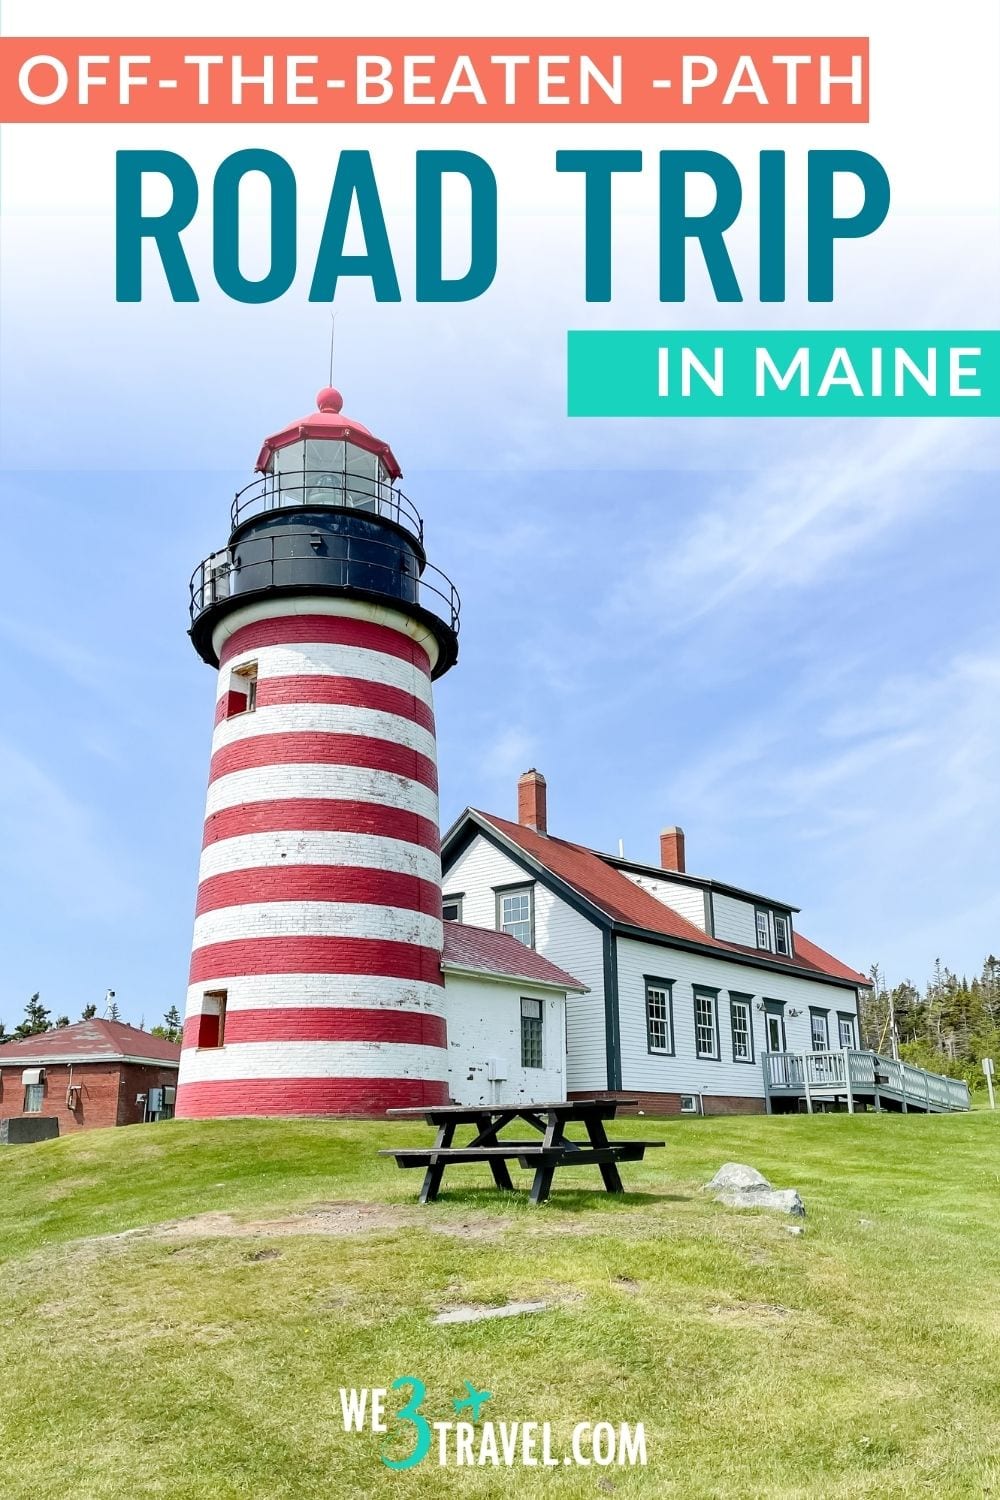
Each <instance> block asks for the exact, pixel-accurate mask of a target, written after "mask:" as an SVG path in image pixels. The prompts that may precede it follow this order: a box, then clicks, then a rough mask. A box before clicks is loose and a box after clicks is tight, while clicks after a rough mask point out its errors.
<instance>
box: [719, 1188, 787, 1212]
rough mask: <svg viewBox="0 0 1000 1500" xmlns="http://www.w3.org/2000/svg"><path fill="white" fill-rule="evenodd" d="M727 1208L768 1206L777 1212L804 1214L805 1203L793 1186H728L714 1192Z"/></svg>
mask: <svg viewBox="0 0 1000 1500" xmlns="http://www.w3.org/2000/svg"><path fill="white" fill-rule="evenodd" d="M715 1201H716V1203H724V1204H725V1205H726V1207H727V1208H770V1209H773V1210H774V1212H775V1213H779V1214H795V1215H796V1216H797V1217H798V1218H803V1217H804V1216H805V1211H806V1209H805V1204H804V1203H803V1202H802V1199H801V1198H800V1197H799V1195H798V1193H797V1192H796V1191H795V1189H794V1188H771V1187H766V1188H730V1189H726V1190H725V1191H724V1192H721V1193H716V1194H715Z"/></svg>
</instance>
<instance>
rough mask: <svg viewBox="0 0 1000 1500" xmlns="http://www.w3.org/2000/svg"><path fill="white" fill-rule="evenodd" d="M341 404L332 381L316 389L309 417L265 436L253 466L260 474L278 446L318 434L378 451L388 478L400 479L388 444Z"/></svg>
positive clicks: (399, 470) (397, 467)
mask: <svg viewBox="0 0 1000 1500" xmlns="http://www.w3.org/2000/svg"><path fill="white" fill-rule="evenodd" d="M343 404H344V398H343V396H342V395H341V394H340V392H339V391H337V390H334V388H333V386H332V385H325V386H324V387H323V389H322V390H321V391H319V392H318V393H317V396H316V406H317V408H318V409H317V410H316V411H314V412H312V413H311V414H310V415H309V416H308V417H299V418H298V420H297V421H295V422H289V424H288V426H287V427H283V428H282V429H281V431H280V432H276V433H274V434H273V436H271V437H269V438H265V439H264V445H263V447H262V448H261V450H260V453H259V454H258V455H257V464H256V467H257V468H258V469H259V470H260V472H261V473H262V474H263V473H265V471H266V470H267V467H268V465H269V464H270V462H271V459H272V458H273V456H274V454H275V453H277V451H278V449H279V448H287V447H288V446H289V444H290V443H300V442H302V441H303V439H304V438H320V439H326V440H327V441H329V442H343V441H346V442H348V443H353V444H354V446H355V447H356V448H364V450H365V451H366V453H377V454H378V456H379V457H380V458H381V460H382V462H383V463H384V464H385V466H386V468H387V469H388V471H389V475H390V478H392V479H401V478H402V476H403V471H402V469H401V468H400V467H399V464H398V463H397V462H396V458H395V455H394V454H393V451H392V449H391V448H390V447H389V444H388V443H383V441H382V439H381V438H377V437H375V435H374V434H373V433H371V432H369V431H368V428H367V427H363V426H362V425H361V423H360V422H355V421H354V420H353V419H352V418H351V417H345V416H343V415H342V414H341V407H342V406H343Z"/></svg>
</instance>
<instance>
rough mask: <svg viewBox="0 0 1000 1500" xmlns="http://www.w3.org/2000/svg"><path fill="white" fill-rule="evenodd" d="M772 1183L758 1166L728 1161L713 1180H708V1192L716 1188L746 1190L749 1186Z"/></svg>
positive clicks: (767, 1186) (764, 1186) (758, 1186)
mask: <svg viewBox="0 0 1000 1500" xmlns="http://www.w3.org/2000/svg"><path fill="white" fill-rule="evenodd" d="M770 1186H771V1184H770V1183H769V1182H768V1180H767V1178H766V1177H765V1176H764V1175H763V1174H762V1173H761V1172H758V1171H757V1169H756V1167H748V1166H745V1165H744V1164H743V1162H739V1161H727V1162H726V1163H725V1164H724V1165H723V1166H721V1167H720V1168H719V1170H718V1171H717V1172H716V1174H715V1176H714V1177H713V1178H712V1180H711V1182H706V1184H705V1190H706V1192H715V1191H716V1189H718V1190H720V1191H721V1190H722V1189H726V1190H732V1191H737V1192H742V1191H745V1190H746V1189H748V1188H754V1189H759V1188H769V1187H770Z"/></svg>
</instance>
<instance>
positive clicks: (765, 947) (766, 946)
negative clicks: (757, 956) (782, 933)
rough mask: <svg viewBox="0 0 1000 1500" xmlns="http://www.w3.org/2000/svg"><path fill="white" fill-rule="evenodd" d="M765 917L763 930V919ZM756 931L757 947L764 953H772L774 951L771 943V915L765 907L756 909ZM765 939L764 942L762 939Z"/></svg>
mask: <svg viewBox="0 0 1000 1500" xmlns="http://www.w3.org/2000/svg"><path fill="white" fill-rule="evenodd" d="M762 917H763V919H764V921H763V930H762V927H761V918H762ZM754 931H755V932H756V934H757V947H758V948H759V949H760V951H761V952H762V953H770V952H772V950H773V944H772V942H771V913H770V912H769V911H768V910H767V908H766V907H765V906H755V907H754ZM762 938H763V942H762V941H761V939H762Z"/></svg>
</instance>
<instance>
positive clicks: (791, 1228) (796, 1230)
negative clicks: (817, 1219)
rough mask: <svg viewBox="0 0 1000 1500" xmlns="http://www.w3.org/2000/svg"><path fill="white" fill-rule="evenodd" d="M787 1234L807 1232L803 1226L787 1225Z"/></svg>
mask: <svg viewBox="0 0 1000 1500" xmlns="http://www.w3.org/2000/svg"><path fill="white" fill-rule="evenodd" d="M785 1233H786V1234H805V1230H804V1229H803V1228H802V1225H801V1224H786V1225H785Z"/></svg>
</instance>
